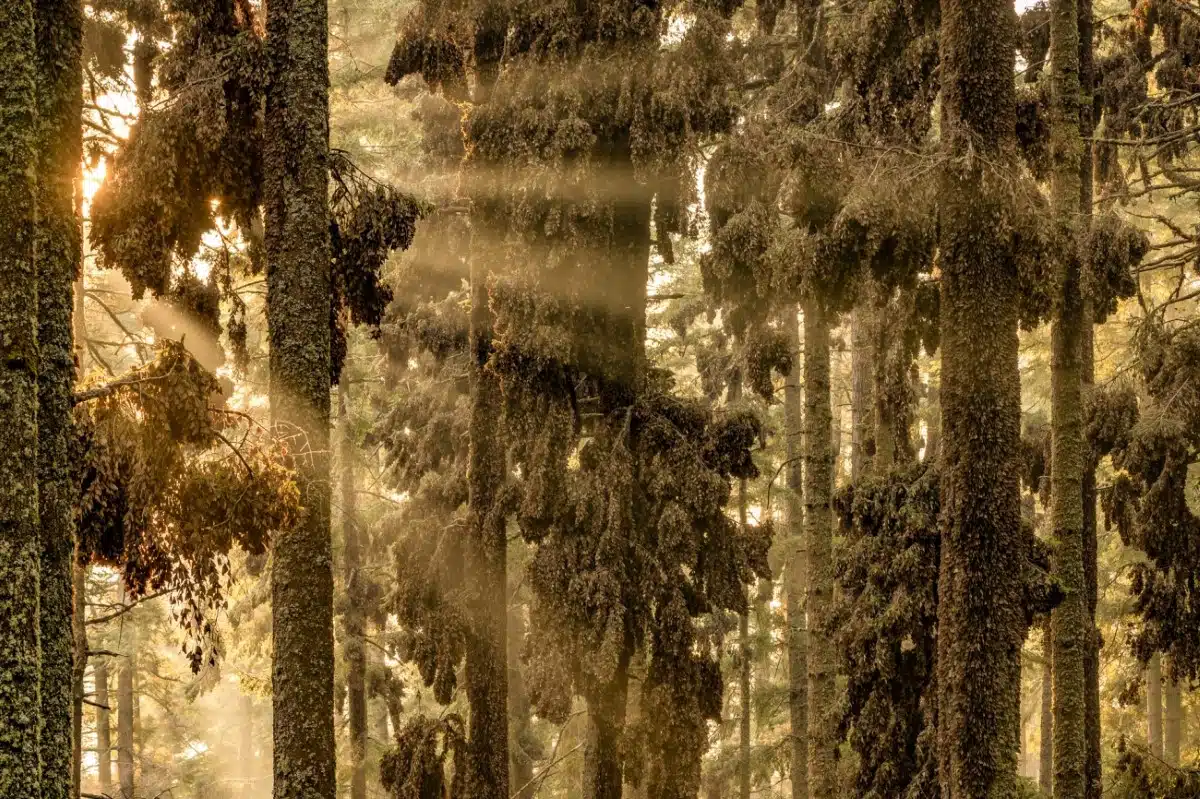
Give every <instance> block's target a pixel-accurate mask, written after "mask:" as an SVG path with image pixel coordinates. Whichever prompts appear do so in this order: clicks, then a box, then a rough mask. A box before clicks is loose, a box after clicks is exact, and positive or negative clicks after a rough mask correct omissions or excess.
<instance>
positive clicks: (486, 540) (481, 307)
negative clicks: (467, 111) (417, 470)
mask: <svg viewBox="0 0 1200 799" xmlns="http://www.w3.org/2000/svg"><path fill="white" fill-rule="evenodd" d="M483 231H484V234H485V235H486V234H487V233H489V232H491V231H492V227H490V226H487V225H484V226H483ZM485 246H486V243H485ZM476 248H477V249H476V251H475V253H473V255H472V258H471V319H470V324H471V373H470V384H471V421H470V434H469V435H470V447H469V456H468V457H469V466H468V469H467V483H468V493H469V499H468V510H469V514H468V522H467V536H468V538H467V546H466V562H467V573H468V581H467V582H468V586H469V591H470V606H469V614H470V615H469V625H468V633H467V646H466V668H465V677H466V688H467V702H468V703H469V704H470V708H471V714H470V731H469V736H468V760H467V763H468V768H467V772H468V776H467V786H468V787H467V793H468V794H470V795H471V796H472V797H479V799H508V796H509V782H508V767H509V763H508V656H507V649H508V635H507V618H508V589H507V548H508V538H507V531H506V529H505V517H504V513H503V511H502V508H501V505H500V503H499V501H498V499H499V495H500V489H501V487H502V486H503V485H504V469H505V453H504V448H503V446H502V445H501V442H500V429H499V419H500V416H501V395H500V380H499V377H498V376H497V375H496V373H495V372H493V371H492V370H491V369H490V368H489V367H488V360H489V358H490V357H491V351H492V332H491V312H490V310H489V308H488V288H487V277H488V270H487V266H486V261H485V259H484V258H483V257H482V253H483V252H484V251H485V250H484V248H483V247H480V246H479V242H476Z"/></svg>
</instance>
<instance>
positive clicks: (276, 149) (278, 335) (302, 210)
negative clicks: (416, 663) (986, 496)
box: [263, 0, 335, 799]
mask: <svg viewBox="0 0 1200 799" xmlns="http://www.w3.org/2000/svg"><path fill="white" fill-rule="evenodd" d="M327 36H328V25H327V7H326V2H325V0H279V2H272V3H271V4H270V5H268V6H267V37H266V42H267V45H266V49H267V69H268V79H269V86H268V92H267V102H266V139H265V143H264V165H263V176H264V186H263V195H264V205H265V210H266V217H265V222H266V226H265V243H266V255H267V328H268V335H269V339H270V347H271V354H270V370H271V387H270V400H271V416H272V421H273V423H274V424H275V428H276V431H277V434H278V435H280V436H281V437H284V438H286V440H287V441H288V442H289V451H290V452H291V453H292V455H293V462H294V466H295V467H296V469H297V477H298V481H299V484H300V491H301V501H302V503H303V505H304V508H305V512H304V516H303V518H302V519H301V521H300V523H299V524H297V525H296V527H295V528H294V529H293V530H290V531H288V532H287V533H285V534H283V535H280V536H278V537H277V538H276V539H275V541H274V544H273V547H274V551H273V565H272V570H271V601H272V628H271V637H272V641H273V645H274V656H273V663H272V701H273V705H274V716H273V728H274V730H273V739H274V747H275V748H274V752H275V755H274V796H275V799H333V797H334V794H335V774H334V734H333V564H332V553H331V544H330V526H329V524H330V521H329V496H330V485H329V477H330V475H329V379H330V333H329V322H330V264H329V207H328V174H327V171H326V161H327V157H328V151H329V68H328V62H327V55H328V41H327Z"/></svg>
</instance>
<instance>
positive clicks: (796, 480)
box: [782, 306, 808, 799]
mask: <svg viewBox="0 0 1200 799" xmlns="http://www.w3.org/2000/svg"><path fill="white" fill-rule="evenodd" d="M782 321H783V329H784V334H785V335H786V336H787V339H788V350H790V351H791V353H792V355H793V357H792V362H793V364H795V363H797V362H798V356H799V354H800V329H799V326H800V323H799V320H798V318H797V314H796V308H795V306H790V307H788V308H787V311H786V313H785V314H784V317H783V320H782ZM803 413H804V396H803V394H802V393H801V390H800V370H799V369H798V368H797V367H796V366H793V367H792V371H791V372H790V373H789V374H788V376H787V378H786V379H785V381H784V384H783V414H784V435H785V439H784V440H785V457H786V458H787V464H786V466H785V467H784V471H785V473H786V475H787V488H788V491H787V524H788V539H789V544H790V546H791V552H790V557H789V559H788V564H787V574H786V575H785V578H786V580H787V586H786V588H787V625H788V632H787V636H788V637H787V647H788V715H789V718H790V721H791V739H792V752H791V777H792V799H808V673H807V672H808V626H807V623H806V622H805V618H804V595H805V589H806V586H807V583H808V581H807V575H806V570H807V564H808V559H807V557H806V553H805V545H804V500H803V492H804V464H803V461H802V457H803V456H802V452H803V438H804V416H803Z"/></svg>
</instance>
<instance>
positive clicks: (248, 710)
mask: <svg viewBox="0 0 1200 799" xmlns="http://www.w3.org/2000/svg"><path fill="white" fill-rule="evenodd" d="M238 729H239V733H240V739H239V740H238V779H240V780H241V781H242V787H241V791H240V792H239V794H238V795H239V796H241V797H242V799H253V797H254V796H255V793H254V761H255V759H256V758H255V753H254V701H253V700H252V699H251V698H250V694H245V693H244V694H242V695H241V712H240V713H239V714H238Z"/></svg>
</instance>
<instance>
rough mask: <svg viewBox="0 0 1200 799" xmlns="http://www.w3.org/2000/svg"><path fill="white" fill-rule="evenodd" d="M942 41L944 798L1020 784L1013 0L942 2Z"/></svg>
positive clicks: (969, 798) (968, 797)
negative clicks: (1010, 196)
mask: <svg viewBox="0 0 1200 799" xmlns="http://www.w3.org/2000/svg"><path fill="white" fill-rule="evenodd" d="M940 46H941V62H940V70H941V90H942V119H941V130H942V136H941V145H942V148H943V150H944V158H943V161H942V167H941V170H942V173H941V187H940V190H939V205H940V207H939V223H940V224H939V229H940V230H939V239H940V241H939V253H940V263H941V272H942V276H941V282H940V289H941V326H942V337H941V338H942V372H941V390H940V394H941V397H940V400H941V407H942V430H941V435H942V439H941V463H942V493H941V497H942V520H941V531H942V543H941V547H942V550H941V564H940V569H939V585H938V597H939V603H938V675H937V679H938V722H939V724H938V749H939V781H940V784H941V796H942V799H985V798H986V797H1006V796H1010V795H1012V793H1013V792H1014V791H1015V789H1016V787H1015V781H1016V767H1017V763H1016V758H1017V750H1018V745H1017V740H1016V736H1017V735H1018V732H1019V727H1020V689H1021V664H1020V656H1021V646H1022V643H1023V641H1024V637H1025V619H1024V603H1023V597H1024V590H1023V583H1022V574H1021V572H1022V570H1021V569H1014V568H1012V564H1013V562H1014V561H1016V560H1018V559H1019V558H1020V557H1021V553H1022V552H1023V545H1022V536H1021V509H1020V496H1019V488H1018V441H1019V437H1020V423H1021V384H1020V378H1019V374H1018V369H1017V355H1018V342H1017V297H1018V288H1017V279H1016V269H1015V265H1014V263H1013V258H1012V253H1011V249H1010V247H1011V237H1010V235H1009V234H1008V233H1006V231H1007V230H1008V228H1009V224H1010V219H1009V216H1010V205H1009V202H1008V201H1007V200H1006V197H1005V194H1004V192H1003V191H1000V190H998V189H996V188H995V187H996V186H998V185H1000V184H1001V183H1006V182H1008V181H1011V180H1012V179H1013V178H1012V175H1013V174H1014V173H1015V172H1016V170H1013V169H1007V168H1006V167H1005V164H1006V163H1007V159H1008V158H1010V157H1011V153H1012V152H1013V150H1014V148H1015V130H1016V96H1015V89H1014V86H1013V60H1014V52H1015V15H1014V14H1013V10H1012V3H1011V2H1008V0H945V2H943V3H942V25H941V40H940ZM981 719H985V720H986V723H981Z"/></svg>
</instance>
